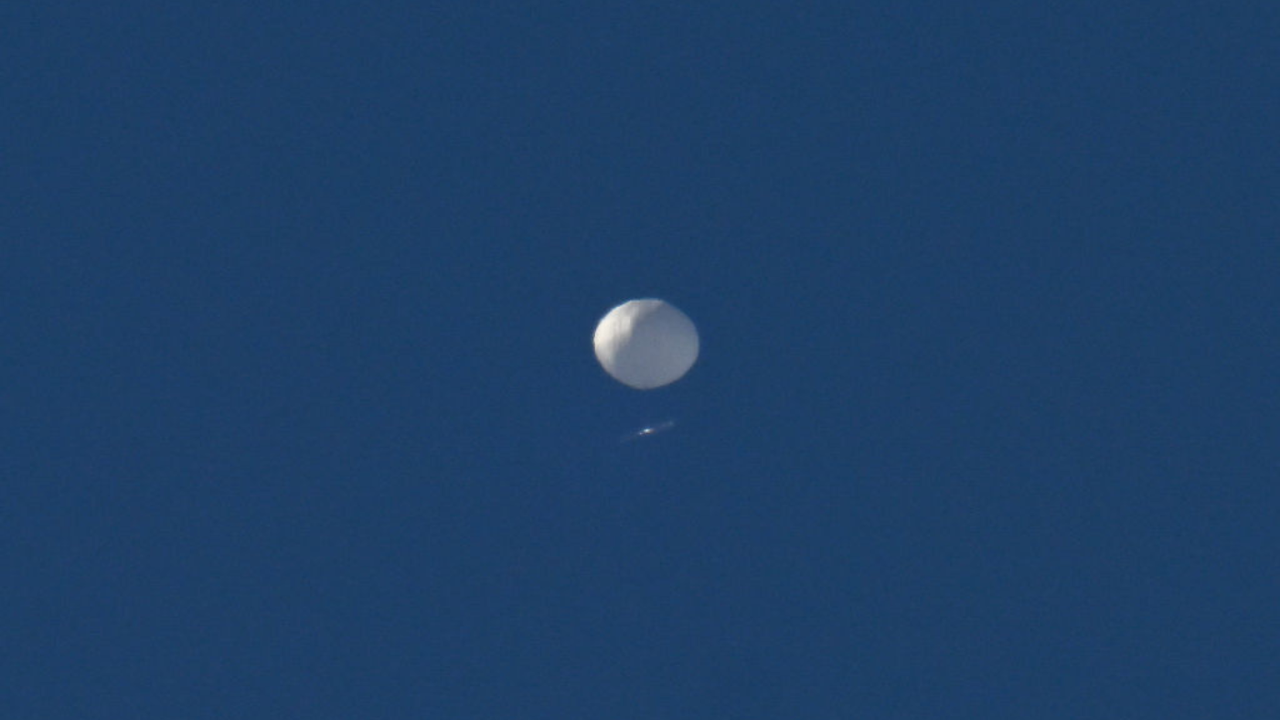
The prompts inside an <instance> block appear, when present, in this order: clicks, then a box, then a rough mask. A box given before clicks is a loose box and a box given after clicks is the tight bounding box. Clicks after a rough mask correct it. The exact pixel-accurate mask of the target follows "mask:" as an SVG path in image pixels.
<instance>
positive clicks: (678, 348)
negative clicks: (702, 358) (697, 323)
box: [595, 299, 698, 390]
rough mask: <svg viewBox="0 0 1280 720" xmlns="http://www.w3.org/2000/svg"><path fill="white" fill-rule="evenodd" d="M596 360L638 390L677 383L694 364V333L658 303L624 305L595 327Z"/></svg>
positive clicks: (683, 320)
mask: <svg viewBox="0 0 1280 720" xmlns="http://www.w3.org/2000/svg"><path fill="white" fill-rule="evenodd" d="M595 347H596V359H597V360H599V361H600V365H601V366H603V367H604V369H605V372H607V373H609V374H610V375H612V376H613V377H614V379H616V380H618V381H619V382H621V383H624V384H626V385H630V386H631V387H633V388H636V389H637V390H649V389H652V388H656V387H662V386H663V385H666V384H668V383H673V382H675V381H676V380H679V379H680V378H681V377H682V376H683V375H684V374H685V373H686V372H688V371H689V368H691V367H693V361H694V360H697V359H698V330H697V329H696V328H694V326H693V322H692V321H690V320H689V318H688V316H686V315H685V314H684V313H682V312H680V311H679V310H678V309H676V307H675V306H674V305H670V304H668V303H666V302H664V301H662V300H654V299H645V300H628V301H627V302H624V303H622V304H621V305H619V306H618V307H616V308H614V309H612V310H610V311H609V312H608V314H606V315H605V316H604V317H603V318H601V319H600V324H599V325H596V335H595Z"/></svg>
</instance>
